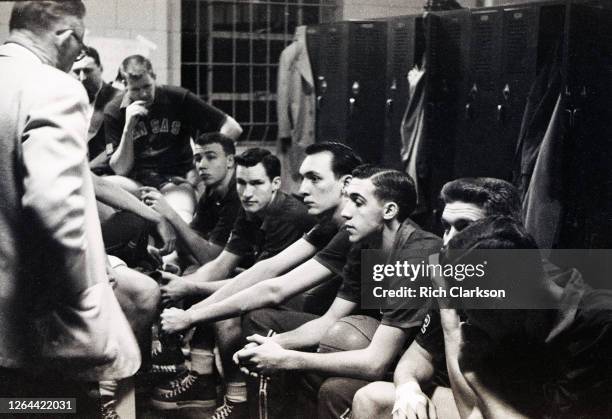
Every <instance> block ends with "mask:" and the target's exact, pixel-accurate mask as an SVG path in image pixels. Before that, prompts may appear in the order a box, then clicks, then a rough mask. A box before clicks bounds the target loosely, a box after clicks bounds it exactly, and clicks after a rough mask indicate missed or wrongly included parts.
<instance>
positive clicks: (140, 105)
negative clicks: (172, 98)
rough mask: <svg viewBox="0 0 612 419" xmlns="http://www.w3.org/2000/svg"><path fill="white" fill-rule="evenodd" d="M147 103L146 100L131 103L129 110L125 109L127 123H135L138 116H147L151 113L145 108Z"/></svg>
mask: <svg viewBox="0 0 612 419" xmlns="http://www.w3.org/2000/svg"><path fill="white" fill-rule="evenodd" d="M145 103H146V102H145V101H144V100H136V101H134V102H132V103H130V104H129V105H128V107H127V108H125V120H126V122H131V121H135V118H136V117H137V116H139V115H140V116H147V114H148V113H149V110H148V109H147V108H145V106H144V105H145Z"/></svg>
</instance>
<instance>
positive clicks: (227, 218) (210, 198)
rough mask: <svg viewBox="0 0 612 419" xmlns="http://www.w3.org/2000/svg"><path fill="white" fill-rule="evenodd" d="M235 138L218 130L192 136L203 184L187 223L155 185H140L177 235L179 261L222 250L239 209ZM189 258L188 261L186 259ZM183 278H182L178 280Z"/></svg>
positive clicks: (199, 260)
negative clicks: (190, 220) (203, 186)
mask: <svg viewBox="0 0 612 419" xmlns="http://www.w3.org/2000/svg"><path fill="white" fill-rule="evenodd" d="M235 154H236V148H235V146H234V141H233V140H232V139H231V138H229V137H227V136H225V135H223V134H219V133H208V134H202V135H200V136H199V137H197V138H196V139H195V145H194V148H193V155H194V162H195V166H196V170H197V171H198V176H199V177H200V179H201V181H202V182H203V183H204V185H205V186H206V191H205V193H204V194H203V195H202V196H201V197H200V199H199V201H198V205H197V207H196V213H195V217H194V219H193V221H192V222H191V223H190V224H187V223H186V222H185V221H184V220H183V218H182V217H181V216H180V215H179V214H178V213H177V212H176V211H175V210H174V209H173V208H172V207H171V206H170V205H169V204H168V201H167V200H166V198H164V196H163V195H162V194H161V193H160V192H159V191H158V190H157V189H155V188H152V187H144V188H142V190H143V194H142V199H143V201H144V202H145V203H146V204H147V205H150V206H151V208H153V209H154V210H155V211H157V212H158V213H159V214H161V215H162V216H163V217H164V218H165V219H166V220H168V221H169V222H170V224H172V226H173V227H174V229H175V230H176V232H177V235H178V243H177V245H178V249H179V253H180V260H181V262H182V265H183V266H185V265H190V264H194V263H197V264H198V266H201V265H204V264H206V263H207V262H210V261H211V260H213V259H214V258H216V257H217V256H219V254H220V253H221V251H222V250H223V247H224V246H225V243H227V239H228V238H229V235H230V232H231V230H232V227H233V225H234V221H235V220H236V217H237V216H238V211H239V210H240V199H239V198H238V192H237V191H236V177H235V167H234V155H235ZM189 262H191V263H189ZM181 282H182V281H181Z"/></svg>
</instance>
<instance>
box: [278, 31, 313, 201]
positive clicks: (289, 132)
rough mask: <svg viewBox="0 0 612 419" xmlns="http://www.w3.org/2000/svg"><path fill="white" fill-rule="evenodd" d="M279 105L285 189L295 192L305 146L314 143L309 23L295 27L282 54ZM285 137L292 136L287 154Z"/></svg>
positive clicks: (280, 149) (280, 153) (279, 149)
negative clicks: (307, 26)
mask: <svg viewBox="0 0 612 419" xmlns="http://www.w3.org/2000/svg"><path fill="white" fill-rule="evenodd" d="M276 106H277V115H278V138H279V144H278V153H277V154H278V156H279V157H280V158H281V162H282V164H283V177H282V181H283V185H284V188H283V189H284V190H286V191H292V192H295V191H296V189H297V183H298V182H299V176H298V170H299V167H300V164H301V163H302V160H303V158H304V149H305V148H306V147H307V146H308V145H310V144H312V143H314V142H315V114H316V112H315V106H316V105H315V89H314V78H313V75H312V70H311V67H310V59H309V58H308V49H307V46H306V26H298V27H297V28H296V31H295V40H294V41H293V43H292V44H290V45H289V46H288V47H287V48H285V49H284V50H283V52H282V53H281V56H280V62H279V68H278V88H277V102H276ZM283 138H291V147H290V148H289V150H288V151H287V152H286V153H284V152H282V151H283V150H282V148H281V145H280V140H281V139H283Z"/></svg>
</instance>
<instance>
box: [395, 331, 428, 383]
mask: <svg viewBox="0 0 612 419" xmlns="http://www.w3.org/2000/svg"><path fill="white" fill-rule="evenodd" d="M417 347H418V349H417ZM422 352H426V351H425V349H423V348H422V347H420V346H419V345H418V344H417V343H416V342H413V343H412V344H411V345H410V347H409V348H408V349H407V350H406V352H404V355H402V357H401V359H400V361H399V362H398V364H397V367H396V368H395V373H394V374H393V382H394V384H395V386H396V387H399V386H401V385H402V384H407V383H414V384H416V385H418V386H419V387H421V388H427V387H430V386H431V385H432V382H433V377H434V366H433V362H432V359H431V357H429V356H425V355H424V354H423V353H422Z"/></svg>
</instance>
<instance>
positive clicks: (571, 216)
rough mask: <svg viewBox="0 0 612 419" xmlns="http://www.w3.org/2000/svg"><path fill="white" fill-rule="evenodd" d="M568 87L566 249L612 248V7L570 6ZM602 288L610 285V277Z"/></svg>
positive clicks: (597, 4) (563, 241)
mask: <svg viewBox="0 0 612 419" xmlns="http://www.w3.org/2000/svg"><path fill="white" fill-rule="evenodd" d="M564 66H565V68H566V74H567V78H566V80H565V85H564V88H563V94H564V102H565V107H564V122H565V129H566V130H567V134H566V135H567V137H566V138H568V140H566V141H567V144H568V146H567V149H566V155H565V157H566V159H567V162H566V167H567V172H568V175H567V179H565V185H566V186H565V187H566V191H565V196H566V201H567V212H566V218H565V221H564V228H563V233H562V237H561V243H560V246H561V247H571V248H610V246H612V221H611V220H612V171H611V170H610V162H611V161H612V124H611V123H610V121H611V120H612V8H611V6H610V5H609V4H608V5H607V7H606V2H572V3H571V4H570V5H569V6H568V14H567V32H566V51H565V63H564ZM603 280H605V282H600V283H597V285H599V286H605V287H607V288H609V287H610V284H609V278H605V279H604V278H602V281H603Z"/></svg>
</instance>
